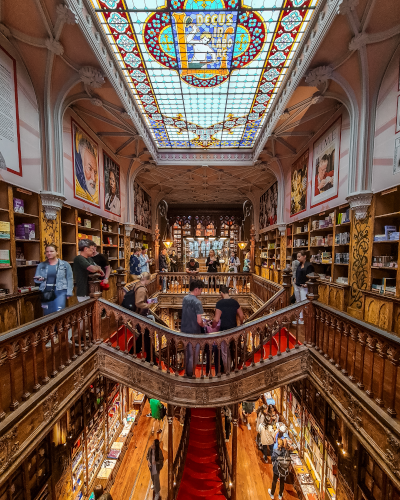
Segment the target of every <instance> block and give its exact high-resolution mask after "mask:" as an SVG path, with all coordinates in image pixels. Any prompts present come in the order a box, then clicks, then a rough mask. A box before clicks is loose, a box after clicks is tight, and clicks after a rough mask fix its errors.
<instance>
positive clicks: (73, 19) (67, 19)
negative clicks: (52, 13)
mask: <svg viewBox="0 0 400 500" xmlns="http://www.w3.org/2000/svg"><path fill="white" fill-rule="evenodd" d="M56 12H57V16H58V18H59V19H60V20H61V21H64V23H66V24H76V23H77V22H78V19H77V16H76V14H75V12H73V11H72V10H71V9H70V8H69V7H67V6H66V5H63V4H61V3H60V4H58V5H57V7H56Z"/></svg>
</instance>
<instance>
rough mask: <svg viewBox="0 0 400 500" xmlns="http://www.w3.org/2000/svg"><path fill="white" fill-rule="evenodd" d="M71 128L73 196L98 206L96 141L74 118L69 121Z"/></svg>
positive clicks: (97, 154)
mask: <svg viewBox="0 0 400 500" xmlns="http://www.w3.org/2000/svg"><path fill="white" fill-rule="evenodd" d="M71 130H72V162H73V166H74V197H75V198H76V199H77V200H82V201H84V202H86V203H89V204H90V205H94V206H95V207H99V206H100V183H99V153H98V146H97V143H96V142H95V141H94V140H93V139H92V138H91V137H90V136H89V135H88V134H87V133H86V132H85V131H84V130H83V129H82V128H81V127H80V126H79V125H78V124H77V123H76V122H75V121H74V120H72V121H71Z"/></svg>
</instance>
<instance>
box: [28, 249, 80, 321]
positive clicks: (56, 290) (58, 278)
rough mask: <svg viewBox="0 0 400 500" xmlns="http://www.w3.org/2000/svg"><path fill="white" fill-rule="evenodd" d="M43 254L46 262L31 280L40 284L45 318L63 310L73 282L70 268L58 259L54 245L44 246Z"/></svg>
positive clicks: (71, 291) (39, 266)
mask: <svg viewBox="0 0 400 500" xmlns="http://www.w3.org/2000/svg"><path fill="white" fill-rule="evenodd" d="M45 254H46V260H45V261H44V262H41V263H40V264H39V265H38V266H37V268H36V274H35V277H34V278H33V279H34V281H35V283H39V284H40V286H39V289H40V291H41V292H42V297H41V302H42V308H43V315H44V316H47V315H48V314H51V313H54V312H57V311H61V310H62V309H65V306H66V303H67V297H71V296H72V294H73V288H74V281H73V278H72V269H71V266H70V265H69V264H68V262H65V260H61V259H59V258H58V253H57V247H56V245H54V244H51V245H46V248H45Z"/></svg>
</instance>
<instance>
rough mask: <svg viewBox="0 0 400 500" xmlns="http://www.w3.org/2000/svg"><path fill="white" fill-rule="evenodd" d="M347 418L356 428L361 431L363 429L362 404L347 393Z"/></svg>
mask: <svg viewBox="0 0 400 500" xmlns="http://www.w3.org/2000/svg"><path fill="white" fill-rule="evenodd" d="M346 413H347V416H348V418H349V420H350V422H351V423H352V424H353V425H354V427H355V428H356V429H357V430H358V431H359V430H360V428H361V427H362V417H361V404H360V402H359V401H358V400H357V399H356V398H355V397H354V396H353V395H352V394H350V393H347V408H346Z"/></svg>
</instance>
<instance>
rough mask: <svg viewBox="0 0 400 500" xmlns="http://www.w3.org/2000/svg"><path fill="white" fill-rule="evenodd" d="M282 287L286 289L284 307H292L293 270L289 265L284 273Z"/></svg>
mask: <svg viewBox="0 0 400 500" xmlns="http://www.w3.org/2000/svg"><path fill="white" fill-rule="evenodd" d="M282 286H283V288H284V289H285V298H284V305H285V306H286V307H287V306H289V305H290V296H291V295H292V294H291V291H292V268H291V267H290V266H289V264H288V265H287V266H286V267H285V269H284V270H283V272H282Z"/></svg>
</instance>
